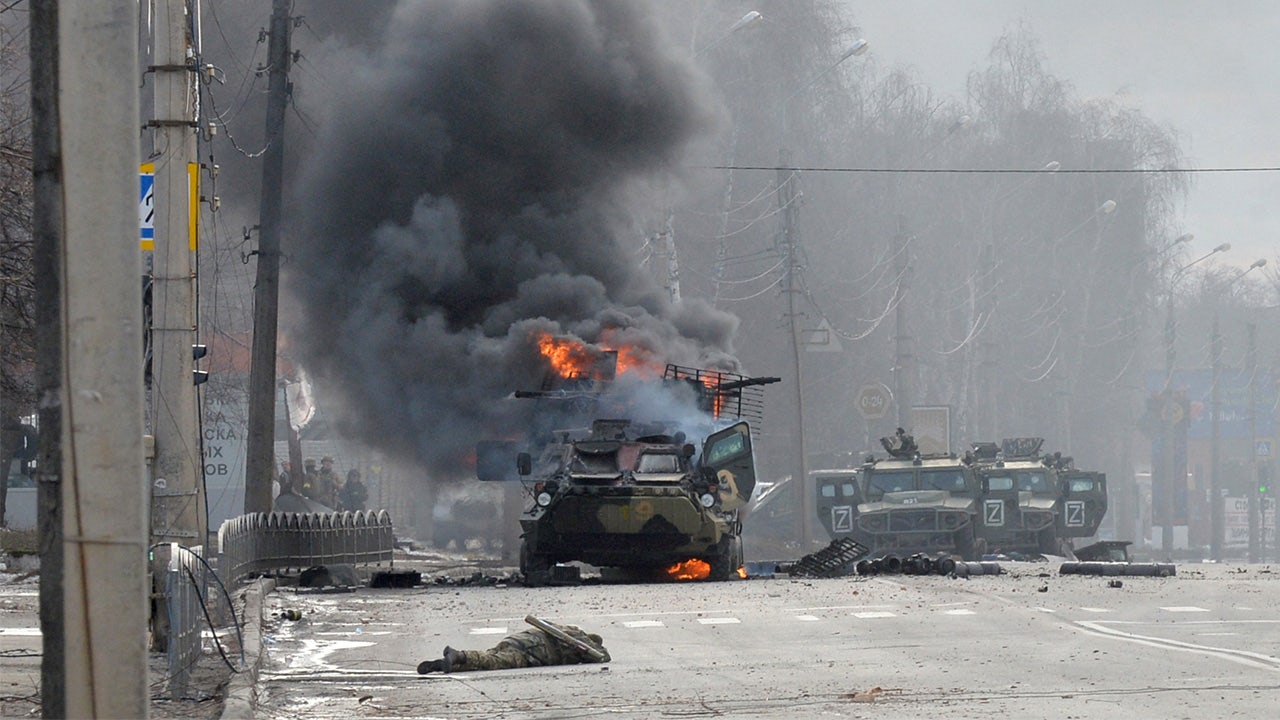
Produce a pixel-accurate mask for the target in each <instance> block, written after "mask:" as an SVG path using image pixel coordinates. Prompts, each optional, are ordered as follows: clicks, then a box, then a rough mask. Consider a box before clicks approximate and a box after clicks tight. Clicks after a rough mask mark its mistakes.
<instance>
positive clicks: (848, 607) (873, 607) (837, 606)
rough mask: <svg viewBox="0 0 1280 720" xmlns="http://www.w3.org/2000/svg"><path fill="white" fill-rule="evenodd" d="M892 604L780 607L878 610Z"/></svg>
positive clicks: (801, 609) (794, 609)
mask: <svg viewBox="0 0 1280 720" xmlns="http://www.w3.org/2000/svg"><path fill="white" fill-rule="evenodd" d="M891 607H894V606H893V605H821V606H819V607H794V608H782V609H783V610H785V611H787V612H805V611H811V610H879V609H881V608H891Z"/></svg>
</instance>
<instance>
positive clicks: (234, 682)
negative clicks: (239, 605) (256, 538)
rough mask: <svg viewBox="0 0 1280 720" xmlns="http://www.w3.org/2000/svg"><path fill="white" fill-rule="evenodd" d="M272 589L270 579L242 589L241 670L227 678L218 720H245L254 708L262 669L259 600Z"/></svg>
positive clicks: (260, 607) (260, 580)
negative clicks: (228, 679)
mask: <svg viewBox="0 0 1280 720" xmlns="http://www.w3.org/2000/svg"><path fill="white" fill-rule="evenodd" d="M275 589H276V581H275V579H274V578H259V579H258V580H256V581H255V582H254V583H253V584H252V585H250V586H249V587H248V588H246V589H245V591H244V593H243V594H242V596H241V597H243V598H244V619H243V622H244V627H243V629H242V630H241V633H242V635H243V638H244V655H245V668H244V669H243V670H242V671H240V672H238V673H236V674H234V675H232V676H231V682H230V683H228V685H227V697H226V699H225V700H223V703H222V714H221V715H220V716H219V718H220V719H221V720H248V719H249V718H252V717H253V711H254V707H255V706H256V705H257V699H258V697H257V696H258V693H257V685H258V671H259V670H261V669H262V661H263V659H264V655H263V652H262V608H263V598H264V597H265V596H267V595H269V594H270V593H271V592H272V591H273V590H275Z"/></svg>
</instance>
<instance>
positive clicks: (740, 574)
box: [738, 566, 747, 580]
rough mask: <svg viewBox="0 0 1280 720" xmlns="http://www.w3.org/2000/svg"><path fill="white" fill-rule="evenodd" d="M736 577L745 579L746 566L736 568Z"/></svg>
mask: <svg viewBox="0 0 1280 720" xmlns="http://www.w3.org/2000/svg"><path fill="white" fill-rule="evenodd" d="M738 577H739V578H742V579H743V580H746V579H747V568H746V567H745V566H743V567H740V568H738Z"/></svg>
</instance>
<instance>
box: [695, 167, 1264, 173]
mask: <svg viewBox="0 0 1280 720" xmlns="http://www.w3.org/2000/svg"><path fill="white" fill-rule="evenodd" d="M692 169H694V170H743V171H747V170H762V171H769V172H777V171H779V170H784V169H785V170H791V171H794V172H816V173H864V174H885V175H892V174H902V175H931V174H936V175H943V174H950V175H1161V174H1174V173H1198V174H1206V173H1248V172H1280V167H1265V166H1264V167H1211V168H1115V169H1109V170H1108V169H1092V170H1090V169H1083V168H1079V169H1075V170H1070V169H1064V168H1059V169H1057V170H1045V169H1043V168H1034V169H1020V168H864V167H822V166H810V167H792V168H781V167H778V166H776V165H695V166H693V167H692Z"/></svg>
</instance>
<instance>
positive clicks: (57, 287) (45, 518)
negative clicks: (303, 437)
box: [30, 0, 150, 718]
mask: <svg viewBox="0 0 1280 720" xmlns="http://www.w3.org/2000/svg"><path fill="white" fill-rule="evenodd" d="M30 7H31V76H32V82H31V86H32V138H33V139H32V149H33V152H32V166H33V180H34V190H35V194H34V214H33V228H32V239H33V242H34V270H35V272H36V273H37V276H38V277H39V278H40V282H39V283H37V284H36V303H35V304H36V319H37V323H36V325H37V328H38V329H37V336H36V343H37V345H36V351H37V359H36V382H37V393H38V395H39V397H40V398H41V402H40V429H41V433H40V441H39V443H40V445H39V464H38V469H37V471H36V480H37V484H38V487H39V503H40V509H39V515H40V518H39V522H40V530H39V534H40V561H41V582H40V621H41V622H40V625H41V632H42V635H43V639H42V646H43V657H42V659H41V682H40V704H41V711H42V714H43V716H44V717H51V718H52V717H137V718H143V717H147V712H148V708H149V698H150V693H149V692H148V691H149V687H148V678H147V648H146V627H147V597H148V593H147V565H146V561H145V557H146V552H147V545H148V543H147V495H146V491H145V487H144V485H143V483H142V478H143V477H144V472H145V469H144V465H143V457H142V435H143V379H142V338H143V330H142V322H141V321H142V293H141V285H140V283H139V282H138V276H139V275H140V273H141V271H142V269H141V262H140V254H139V251H138V236H139V230H138V211H137V207H138V187H139V185H138V151H139V142H138V117H139V109H138V87H137V73H136V71H137V67H138V42H137V37H138V35H137V27H138V25H137V23H138V5H137V3H136V2H134V0H114V1H112V2H92V3H79V2H63V3H57V2H52V1H49V0H45V1H41V2H32V3H31V5H30ZM64 418H65V421H64Z"/></svg>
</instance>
